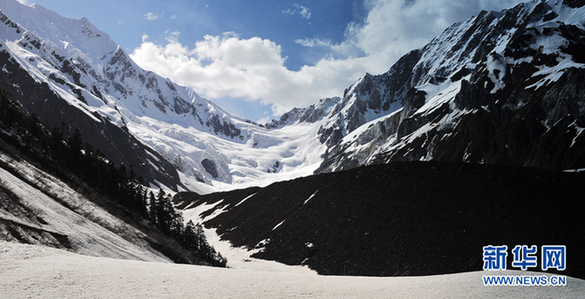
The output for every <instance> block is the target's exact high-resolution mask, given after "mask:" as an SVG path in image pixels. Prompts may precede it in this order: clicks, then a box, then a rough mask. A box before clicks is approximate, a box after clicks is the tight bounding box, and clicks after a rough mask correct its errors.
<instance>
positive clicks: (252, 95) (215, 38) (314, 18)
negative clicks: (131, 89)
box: [19, 0, 520, 121]
mask: <svg viewBox="0 0 585 299" xmlns="http://www.w3.org/2000/svg"><path fill="white" fill-rule="evenodd" d="M19 1H20V2H24V3H25V4H31V3H33V2H34V3H37V4H40V5H42V6H44V7H46V8H48V9H51V10H53V11H55V12H57V13H58V14H61V15H63V16H66V17H71V18H76V19H80V18H82V17H87V18H88V19H89V20H90V21H91V22H92V23H93V24H94V25H96V26H97V27H98V28H99V29H101V30H103V31H105V32H106V33H108V34H109V35H110V36H111V37H112V38H113V39H114V40H115V41H116V42H117V43H118V44H119V45H120V46H121V47H122V48H123V49H125V50H126V52H127V53H128V54H130V56H131V57H132V58H133V59H134V60H135V61H136V62H137V63H138V64H139V65H140V66H141V67H143V68H145V69H148V70H152V71H155V72H157V73H159V74H160V75H162V76H163V77H168V78H170V79H172V80H173V81H175V82H177V83H178V84H181V85H186V86H190V87H192V88H193V89H194V90H195V91H196V92H197V93H199V94H200V95H201V96H203V97H205V98H207V99H209V100H212V101H214V102H216V103H218V104H219V105H220V106H221V107H223V108H225V109H226V110H228V111H230V112H233V113H235V114H238V115H241V116H243V117H246V118H249V119H251V120H254V121H268V120H269V119H270V118H274V117H278V116H279V115H280V114H282V113H283V112H285V111H287V110H288V109H291V108H292V107H304V106H307V105H310V104H312V103H315V102H317V101H318V100H319V99H320V98H324V97H331V96H340V95H342V94H343V91H344V89H345V88H347V87H348V86H349V85H351V84H352V83H354V82H355V81H356V80H358V79H359V78H360V77H361V76H363V74H365V73H366V72H369V73H372V74H378V73H382V72H384V71H386V70H387V69H388V68H389V67H390V66H391V65H392V63H394V62H395V61H396V60H397V59H398V58H399V57H400V56H402V55H403V54H405V53H407V52H408V51H409V50H411V49H414V48H418V47H422V46H423V45H424V44H425V43H427V42H428V41H429V40H430V39H431V38H432V37H434V36H436V35H438V34H439V33H441V31H443V30H444V29H445V28H446V27H447V26H449V25H451V24H452V23H454V22H457V21H463V20H465V19H467V18H469V17H471V16H473V15H476V14H477V13H479V12H480V11H481V10H482V9H483V10H501V9H504V8H509V7H512V6H513V5H514V4H516V3H518V2H520V1H519V0H491V1H490V0H321V1H303V0H292V1H287V0H284V1H273V0H256V1H252V0H239V1H238V0H195V1H187V0H167V1H155V0H140V1H136V0H134V1H130V0H115V1H114V0H84V1H79V0H36V1H32V0H19Z"/></svg>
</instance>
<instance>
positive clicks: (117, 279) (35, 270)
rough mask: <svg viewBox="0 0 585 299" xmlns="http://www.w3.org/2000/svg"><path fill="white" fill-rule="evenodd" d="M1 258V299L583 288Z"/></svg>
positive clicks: (465, 294)
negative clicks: (484, 284)
mask: <svg viewBox="0 0 585 299" xmlns="http://www.w3.org/2000/svg"><path fill="white" fill-rule="evenodd" d="M0 253H1V254H0V265H1V267H0V293H1V294H2V297H3V298H577V297H580V296H581V297H582V296H583V294H584V292H585V281H583V280H580V279H574V278H570V277H569V278H567V286H562V287H534V286H533V287H493V286H490V287H487V286H483V282H482V276H483V275H485V272H483V271H479V272H471V273H460V274H450V275H436V276H425V277H350V276H316V275H310V274H309V275H307V274H299V273H286V272H264V271H252V270H244V269H223V268H212V267H203V266H190V265H178V264H168V263H158V262H141V261H132V260H117V259H111V258H98V257H89V256H83V255H78V254H74V253H70V252H67V251H63V250H58V249H52V248H47V247H40V246H35V245H24V244H17V243H10V242H4V241H2V242H0ZM527 273H528V272H520V271H506V272H503V273H502V274H505V275H526V274H527ZM490 274H493V273H490ZM498 274H500V273H498ZM532 274H534V273H532Z"/></svg>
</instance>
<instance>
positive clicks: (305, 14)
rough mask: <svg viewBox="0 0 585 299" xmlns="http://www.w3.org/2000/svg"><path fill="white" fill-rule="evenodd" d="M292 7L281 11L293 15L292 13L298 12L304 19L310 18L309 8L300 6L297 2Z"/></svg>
mask: <svg viewBox="0 0 585 299" xmlns="http://www.w3.org/2000/svg"><path fill="white" fill-rule="evenodd" d="M293 7H294V8H293V9H290V8H289V9H287V10H285V11H283V12H282V13H284V14H287V15H294V14H299V15H301V17H303V18H305V19H310V18H311V10H310V9H309V8H307V7H305V6H302V5H300V4H298V3H295V4H293Z"/></svg>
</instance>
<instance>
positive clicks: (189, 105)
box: [0, 0, 585, 193]
mask: <svg viewBox="0 0 585 299" xmlns="http://www.w3.org/2000/svg"><path fill="white" fill-rule="evenodd" d="M583 5H584V3H583V1H564V2H562V1H536V0H535V1H531V2H527V3H523V4H519V5H517V6H516V7H514V8H510V9H508V10H504V11H501V12H486V11H483V12H481V13H479V14H478V15H477V16H475V17H472V18H470V19H469V20H467V21H465V22H461V23H456V24H454V25H452V26H450V27H449V28H447V29H446V30H445V31H444V32H443V33H442V34H441V35H439V36H437V37H436V38H434V39H433V40H432V41H430V42H429V43H428V44H427V45H426V46H424V47H423V48H421V49H415V50H413V51H411V52H409V53H407V54H406V55H404V56H403V57H402V58H400V59H399V60H398V61H397V62H396V63H395V64H394V65H393V66H392V67H390V69H389V71H388V72H386V73H384V74H380V75H371V74H365V75H364V76H363V77H362V78H361V79H360V80H359V81H358V82H356V83H355V84H353V85H352V86H350V87H348V88H347V89H346V90H345V91H344V92H343V96H341V97H333V98H328V99H322V100H320V101H319V102H317V103H316V104H314V105H311V106H309V107H305V108H295V109H293V110H291V111H289V112H287V113H285V114H284V115H283V116H282V117H281V118H280V119H279V120H273V121H272V122H270V123H268V124H256V123H254V122H252V121H250V120H246V119H243V118H241V117H238V116H235V115H233V114H231V113H229V112H227V111H225V110H223V109H221V108H220V107H218V106H216V105H215V104H213V103H211V102H209V101H207V100H205V99H202V98H201V97H199V96H198V95H197V94H196V92H195V91H193V90H192V89H190V88H186V87H182V86H178V85H177V84H175V83H173V82H171V81H170V80H168V79H164V78H162V77H160V76H158V75H156V74H154V73H152V72H149V71H145V70H143V69H141V68H140V67H138V66H137V65H136V64H135V63H134V62H133V61H132V60H131V59H130V57H129V56H128V55H127V54H126V53H125V52H124V51H123V50H122V49H121V48H120V47H119V46H118V45H117V44H115V42H114V41H112V40H111V38H110V37H109V36H108V35H107V33H105V32H102V31H100V30H99V29H97V28H96V27H95V26H94V25H92V24H91V23H90V22H89V20H87V19H85V18H84V19H81V20H74V19H68V18H64V17H61V16H59V15H58V14H56V13H54V12H52V11H50V10H48V9H45V8H43V7H41V6H39V5H32V6H30V7H27V6H24V5H22V4H20V3H18V2H16V1H15V0H0V9H1V12H0V21H1V22H2V24H0V61H1V64H2V68H1V71H0V82H1V83H2V84H3V86H4V87H5V88H6V89H7V90H8V91H9V92H10V93H11V94H12V95H13V96H14V98H16V99H17V100H18V101H20V102H21V103H22V104H23V106H24V107H25V108H26V109H28V110H29V111H30V112H32V113H35V114H37V115H38V117H39V119H41V121H43V122H45V123H47V124H50V125H52V126H61V125H62V123H64V124H65V127H66V128H67V129H68V131H69V132H72V131H73V130H74V129H75V128H79V129H80V130H81V131H82V134H83V135H84V136H83V137H84V140H88V141H89V142H91V143H92V144H93V145H94V146H95V147H97V148H99V149H100V150H101V151H102V152H103V153H104V154H105V155H106V156H107V157H108V159H110V160H112V161H115V162H116V163H117V164H125V165H133V167H134V169H135V171H136V172H137V174H139V175H141V176H143V177H144V178H145V179H146V180H147V182H148V183H149V184H151V185H153V186H159V185H162V186H167V187H168V188H171V189H174V190H193V191H197V192H200V193H209V192H213V191H218V190H225V189H233V188H239V187H247V186H258V185H262V186H264V185H268V184H270V183H272V182H274V181H281V180H288V179H294V178H297V177H301V176H306V175H310V174H313V173H323V172H334V171H339V170H344V169H350V168H353V167H357V166H360V165H369V164H376V163H385V162H390V161H414V160H417V161H418V160H439V161H452V162H473V163H495V164H514V165H521V166H535V167H544V168H553V169H570V168H585V153H584V151H585V150H584V149H585V144H584V142H585V137H583V134H581V133H582V132H583V128H584V127H585V121H584V115H585V108H584V107H585V104H584V101H583V94H585V93H583V92H582V90H583V87H584V86H583V80H582V78H583V69H584V66H585V64H584V63H585V58H584V56H583V53H585V43H584V42H583V40H584V37H585V36H584V35H585V34H584V33H585V26H584V25H583V24H584V21H585V8H584V7H583ZM340 93H341V91H340ZM66 131H67V130H66Z"/></svg>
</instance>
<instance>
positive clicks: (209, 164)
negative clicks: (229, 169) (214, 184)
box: [201, 159, 218, 178]
mask: <svg viewBox="0 0 585 299" xmlns="http://www.w3.org/2000/svg"><path fill="white" fill-rule="evenodd" d="M201 165H202V166H203V168H205V171H207V173H209V174H210V175H211V176H212V177H213V178H217V177H218V175H217V168H216V167H215V163H213V161H211V160H209V159H203V161H201Z"/></svg>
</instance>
